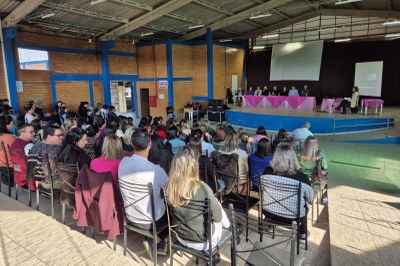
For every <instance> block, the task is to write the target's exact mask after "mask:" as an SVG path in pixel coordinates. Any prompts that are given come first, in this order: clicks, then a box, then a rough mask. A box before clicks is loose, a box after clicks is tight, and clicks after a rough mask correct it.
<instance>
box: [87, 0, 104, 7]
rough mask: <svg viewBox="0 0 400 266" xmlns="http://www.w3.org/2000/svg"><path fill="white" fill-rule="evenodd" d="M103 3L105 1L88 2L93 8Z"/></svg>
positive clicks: (93, 0)
mask: <svg viewBox="0 0 400 266" xmlns="http://www.w3.org/2000/svg"><path fill="white" fill-rule="evenodd" d="M105 1H107V0H92V1H90V5H92V6H94V5H97V4H100V3H103V2H105Z"/></svg>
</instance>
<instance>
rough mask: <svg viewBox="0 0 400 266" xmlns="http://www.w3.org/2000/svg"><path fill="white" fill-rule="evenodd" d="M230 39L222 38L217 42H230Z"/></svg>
mask: <svg viewBox="0 0 400 266" xmlns="http://www.w3.org/2000/svg"><path fill="white" fill-rule="evenodd" d="M231 41H232V39H224V40H219V42H231Z"/></svg>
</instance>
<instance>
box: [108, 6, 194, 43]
mask: <svg viewBox="0 0 400 266" xmlns="http://www.w3.org/2000/svg"><path fill="white" fill-rule="evenodd" d="M192 1H193V0H171V1H168V2H167V3H165V4H163V5H161V6H159V7H157V8H155V9H153V10H152V11H150V12H147V13H145V14H144V15H142V16H140V17H138V18H136V19H133V20H131V21H129V22H128V23H125V24H124V25H122V26H120V27H117V28H115V29H113V30H112V31H110V32H108V33H106V34H104V35H103V36H101V39H102V40H108V39H115V38H117V37H119V36H121V35H124V34H126V33H129V32H131V31H133V30H135V29H138V28H140V27H143V26H145V25H146V24H148V23H150V22H152V21H154V20H156V19H158V18H160V17H162V16H165V15H166V14H168V13H170V12H172V11H174V10H177V9H179V8H181V7H183V6H185V5H187V4H189V3H190V2H192Z"/></svg>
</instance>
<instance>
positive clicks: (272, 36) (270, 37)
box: [261, 34, 279, 39]
mask: <svg viewBox="0 0 400 266" xmlns="http://www.w3.org/2000/svg"><path fill="white" fill-rule="evenodd" d="M278 37H279V34H266V35H264V36H262V37H261V38H263V39H275V38H278Z"/></svg>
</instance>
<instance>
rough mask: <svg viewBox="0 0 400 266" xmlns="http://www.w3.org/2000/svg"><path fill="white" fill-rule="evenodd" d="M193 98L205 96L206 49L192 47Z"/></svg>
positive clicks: (203, 46)
mask: <svg viewBox="0 0 400 266" xmlns="http://www.w3.org/2000/svg"><path fill="white" fill-rule="evenodd" d="M192 77H193V96H207V49H206V46H205V45H201V46H193V75H192Z"/></svg>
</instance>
